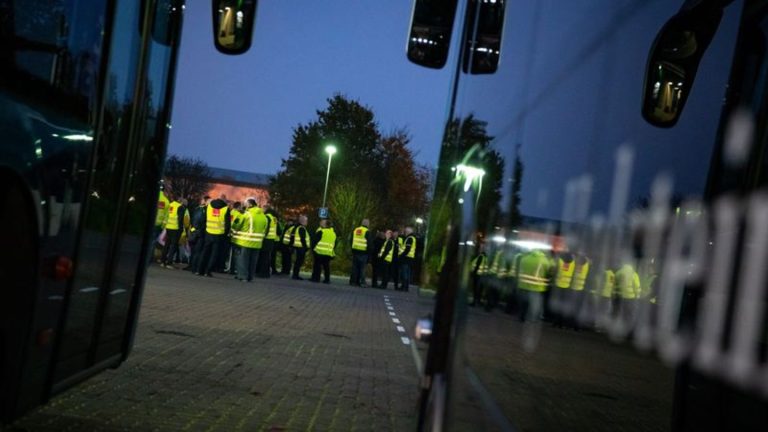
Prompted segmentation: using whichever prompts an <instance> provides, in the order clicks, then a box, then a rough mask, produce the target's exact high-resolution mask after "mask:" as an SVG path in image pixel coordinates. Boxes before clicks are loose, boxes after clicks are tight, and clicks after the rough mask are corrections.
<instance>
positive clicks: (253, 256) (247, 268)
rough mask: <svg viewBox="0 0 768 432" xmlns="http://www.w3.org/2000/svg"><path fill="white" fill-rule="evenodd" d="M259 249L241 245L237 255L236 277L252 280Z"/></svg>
mask: <svg viewBox="0 0 768 432" xmlns="http://www.w3.org/2000/svg"><path fill="white" fill-rule="evenodd" d="M260 254H261V253H260V251H259V249H253V248H247V247H241V248H240V253H239V254H238V257H237V278H238V279H240V280H244V281H248V282H250V281H252V280H253V276H254V273H256V263H257V262H258V261H259V255H260Z"/></svg>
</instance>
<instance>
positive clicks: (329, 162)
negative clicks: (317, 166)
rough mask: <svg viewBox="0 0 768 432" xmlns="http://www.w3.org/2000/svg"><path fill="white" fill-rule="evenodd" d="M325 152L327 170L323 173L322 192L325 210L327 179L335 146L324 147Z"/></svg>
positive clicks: (329, 174)
mask: <svg viewBox="0 0 768 432" xmlns="http://www.w3.org/2000/svg"><path fill="white" fill-rule="evenodd" d="M325 152H326V153H328V170H327V171H326V172H325V189H324V190H323V208H325V199H326V198H327V197H328V178H330V176H331V159H332V158H333V155H335V154H336V146H334V145H328V146H325Z"/></svg>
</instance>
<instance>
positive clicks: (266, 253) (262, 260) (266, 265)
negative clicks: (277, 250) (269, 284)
mask: <svg viewBox="0 0 768 432" xmlns="http://www.w3.org/2000/svg"><path fill="white" fill-rule="evenodd" d="M274 246H275V241H274V240H264V242H263V243H262V244H261V253H259V264H258V275H257V276H258V277H260V278H268V277H269V276H270V275H271V274H272V272H271V270H270V265H271V260H272V248H273V247H274Z"/></svg>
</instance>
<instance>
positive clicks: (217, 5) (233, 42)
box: [211, 0, 257, 55]
mask: <svg viewBox="0 0 768 432" xmlns="http://www.w3.org/2000/svg"><path fill="white" fill-rule="evenodd" d="M256 3H257V0H212V2H211V5H212V9H211V12H212V16H213V43H214V45H215V46H216V49H217V50H219V51H220V52H222V53H224V54H231V55H236V54H242V53H244V52H246V51H248V49H249V48H250V47H251V39H252V38H253V23H254V21H255V20H256Z"/></svg>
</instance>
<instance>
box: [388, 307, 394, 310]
mask: <svg viewBox="0 0 768 432" xmlns="http://www.w3.org/2000/svg"><path fill="white" fill-rule="evenodd" d="M387 309H389V310H395V308H393V307H392V306H387Z"/></svg>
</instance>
